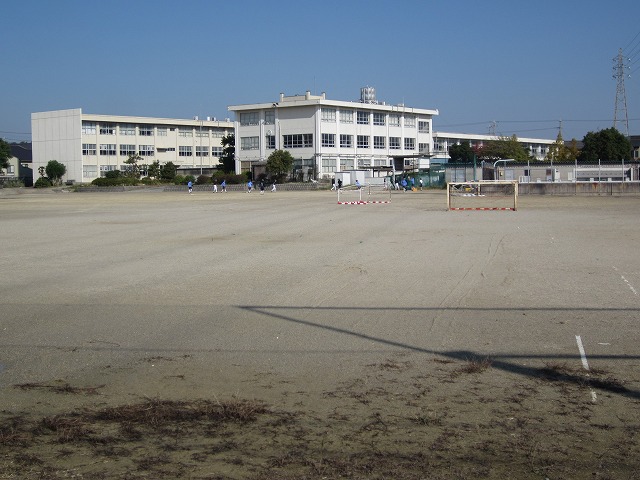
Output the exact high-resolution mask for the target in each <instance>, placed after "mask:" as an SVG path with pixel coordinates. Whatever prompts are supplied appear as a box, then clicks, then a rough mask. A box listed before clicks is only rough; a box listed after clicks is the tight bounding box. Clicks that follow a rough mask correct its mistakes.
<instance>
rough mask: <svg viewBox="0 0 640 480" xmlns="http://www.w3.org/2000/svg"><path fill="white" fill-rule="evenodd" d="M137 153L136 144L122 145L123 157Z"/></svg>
mask: <svg viewBox="0 0 640 480" xmlns="http://www.w3.org/2000/svg"><path fill="white" fill-rule="evenodd" d="M135 154H136V146H135V145H123V144H121V145H120V155H121V156H123V157H128V156H129V155H135Z"/></svg>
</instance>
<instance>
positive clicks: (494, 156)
mask: <svg viewBox="0 0 640 480" xmlns="http://www.w3.org/2000/svg"><path fill="white" fill-rule="evenodd" d="M478 157H479V158H481V159H483V160H503V159H506V158H511V159H513V160H515V161H517V162H526V161H527V160H530V159H531V155H530V154H529V153H528V152H527V150H526V149H525V148H524V146H523V145H522V144H521V143H520V142H519V141H518V137H517V136H515V135H512V136H511V137H500V138H498V139H497V140H489V141H487V142H485V143H484V145H482V147H480V148H479V149H478Z"/></svg>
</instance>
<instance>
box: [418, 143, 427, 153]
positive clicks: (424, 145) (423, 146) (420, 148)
mask: <svg viewBox="0 0 640 480" xmlns="http://www.w3.org/2000/svg"><path fill="white" fill-rule="evenodd" d="M418 151H419V152H420V153H429V144H428V143H419V144H418Z"/></svg>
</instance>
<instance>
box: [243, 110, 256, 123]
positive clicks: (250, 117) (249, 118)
mask: <svg viewBox="0 0 640 480" xmlns="http://www.w3.org/2000/svg"><path fill="white" fill-rule="evenodd" d="M259 120H260V118H259V114H258V112H242V113H240V125H258V123H259Z"/></svg>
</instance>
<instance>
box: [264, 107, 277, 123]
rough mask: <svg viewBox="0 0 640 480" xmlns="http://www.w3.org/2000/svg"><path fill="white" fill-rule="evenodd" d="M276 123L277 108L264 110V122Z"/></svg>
mask: <svg viewBox="0 0 640 480" xmlns="http://www.w3.org/2000/svg"><path fill="white" fill-rule="evenodd" d="M274 123H276V111H275V110H265V112H264V124H265V125H273V124H274Z"/></svg>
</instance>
